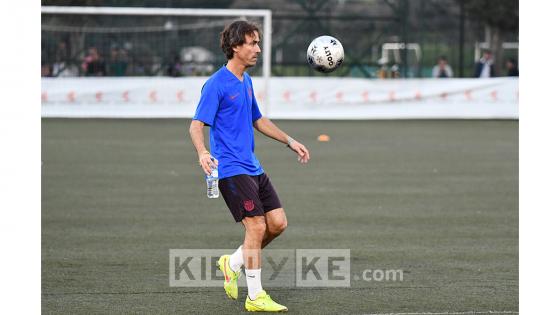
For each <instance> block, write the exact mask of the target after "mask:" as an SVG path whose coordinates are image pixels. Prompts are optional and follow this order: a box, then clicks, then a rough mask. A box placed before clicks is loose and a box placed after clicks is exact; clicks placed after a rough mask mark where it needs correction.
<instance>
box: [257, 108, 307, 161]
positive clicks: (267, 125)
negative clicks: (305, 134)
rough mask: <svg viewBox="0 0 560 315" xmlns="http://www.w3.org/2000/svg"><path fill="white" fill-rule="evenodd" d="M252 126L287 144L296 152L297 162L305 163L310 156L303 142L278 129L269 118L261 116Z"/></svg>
mask: <svg viewBox="0 0 560 315" xmlns="http://www.w3.org/2000/svg"><path fill="white" fill-rule="evenodd" d="M253 126H254V127H255V129H257V130H258V131H259V132H260V133H262V134H263V135H265V136H267V137H270V138H272V139H274V140H277V141H280V142H282V143H284V144H287V145H288V147H289V148H290V149H292V151H294V152H295V153H297V155H298V161H299V162H301V163H307V162H308V161H309V159H310V158H311V157H310V155H309V151H308V150H307V148H306V147H305V146H304V145H303V144H301V143H299V142H297V141H296V140H294V139H292V138H291V137H290V136H288V135H287V134H286V133H285V132H284V131H282V130H280V128H278V127H277V126H276V125H275V124H274V123H272V121H270V119H268V118H266V117H261V118H259V119H258V120H256V121H255V122H254V123H253Z"/></svg>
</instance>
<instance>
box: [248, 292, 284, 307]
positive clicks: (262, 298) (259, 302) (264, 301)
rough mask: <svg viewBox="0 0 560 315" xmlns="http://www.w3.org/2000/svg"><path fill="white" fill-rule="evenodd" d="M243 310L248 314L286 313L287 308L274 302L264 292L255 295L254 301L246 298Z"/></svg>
mask: <svg viewBox="0 0 560 315" xmlns="http://www.w3.org/2000/svg"><path fill="white" fill-rule="evenodd" d="M245 309H247V310H248V311H249V312H287V311H288V308H287V307H285V306H284V305H280V304H278V303H276V302H274V301H273V300H272V299H271V298H270V295H268V294H266V292H265V291H264V290H262V291H261V292H259V293H258V294H257V297H256V298H255V299H254V300H251V299H250V298H249V296H247V300H245Z"/></svg>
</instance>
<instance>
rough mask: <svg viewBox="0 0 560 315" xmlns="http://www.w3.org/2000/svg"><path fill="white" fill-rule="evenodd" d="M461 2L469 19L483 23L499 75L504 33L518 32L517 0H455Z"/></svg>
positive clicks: (501, 65)
mask: <svg viewBox="0 0 560 315" xmlns="http://www.w3.org/2000/svg"><path fill="white" fill-rule="evenodd" d="M457 2H463V4H464V8H465V11H466V12H467V15H468V17H469V19H471V20H475V21H477V20H478V21H479V22H481V23H483V24H484V25H485V29H486V32H485V33H486V36H485V37H486V38H485V40H486V41H489V42H490V50H491V51H492V54H493V55H494V67H495V69H496V75H500V72H501V69H502V67H503V65H504V62H503V49H502V43H503V41H504V34H506V33H508V32H513V33H516V34H517V33H518V32H519V1H518V0H457Z"/></svg>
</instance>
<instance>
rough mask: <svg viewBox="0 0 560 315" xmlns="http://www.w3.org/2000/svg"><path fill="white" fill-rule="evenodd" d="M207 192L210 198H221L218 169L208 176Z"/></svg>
mask: <svg viewBox="0 0 560 315" xmlns="http://www.w3.org/2000/svg"><path fill="white" fill-rule="evenodd" d="M206 192H207V195H208V198H218V197H220V190H219V189H218V168H217V167H216V168H212V174H210V175H206Z"/></svg>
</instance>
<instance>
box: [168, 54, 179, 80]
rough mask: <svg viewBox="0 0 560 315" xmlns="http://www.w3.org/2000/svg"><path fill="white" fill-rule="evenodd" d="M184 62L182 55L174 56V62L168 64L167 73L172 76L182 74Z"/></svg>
mask: <svg viewBox="0 0 560 315" xmlns="http://www.w3.org/2000/svg"><path fill="white" fill-rule="evenodd" d="M182 68H183V64H182V63H181V57H179V55H175V56H174V57H173V62H171V63H169V64H168V65H167V75H168V76H170V77H174V78H176V77H180V76H181V74H182Z"/></svg>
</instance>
